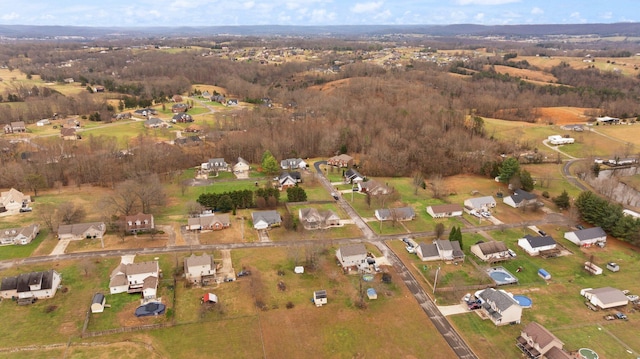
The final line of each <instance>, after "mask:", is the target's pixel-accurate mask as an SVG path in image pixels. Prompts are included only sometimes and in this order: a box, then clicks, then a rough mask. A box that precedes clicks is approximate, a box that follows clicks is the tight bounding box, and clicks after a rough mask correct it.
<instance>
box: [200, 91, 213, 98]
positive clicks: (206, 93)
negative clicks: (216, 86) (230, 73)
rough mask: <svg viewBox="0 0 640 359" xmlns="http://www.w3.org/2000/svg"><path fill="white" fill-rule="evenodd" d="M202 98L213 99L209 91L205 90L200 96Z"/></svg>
mask: <svg viewBox="0 0 640 359" xmlns="http://www.w3.org/2000/svg"><path fill="white" fill-rule="evenodd" d="M200 96H202V97H204V98H209V97H211V93H210V92H209V91H206V90H205V91H204V92H203V93H202V95H200Z"/></svg>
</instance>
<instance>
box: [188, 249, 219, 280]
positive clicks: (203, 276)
mask: <svg viewBox="0 0 640 359" xmlns="http://www.w3.org/2000/svg"><path fill="white" fill-rule="evenodd" d="M184 275H185V278H186V279H187V281H189V282H190V283H193V284H202V285H207V284H209V283H211V282H212V281H214V280H215V279H216V265H215V263H214V262H213V256H212V255H210V254H203V255H201V256H197V255H195V254H191V256H189V257H187V258H185V259H184Z"/></svg>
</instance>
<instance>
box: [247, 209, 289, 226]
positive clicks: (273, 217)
mask: <svg viewBox="0 0 640 359" xmlns="http://www.w3.org/2000/svg"><path fill="white" fill-rule="evenodd" d="M251 219H252V220H253V228H255V229H258V230H261V229H267V228H271V227H277V226H280V225H281V224H282V218H281V217H280V213H278V211H273V210H271V211H255V212H251Z"/></svg>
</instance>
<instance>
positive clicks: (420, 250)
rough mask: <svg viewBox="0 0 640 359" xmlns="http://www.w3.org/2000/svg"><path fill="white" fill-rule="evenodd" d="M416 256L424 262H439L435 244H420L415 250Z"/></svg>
mask: <svg viewBox="0 0 640 359" xmlns="http://www.w3.org/2000/svg"><path fill="white" fill-rule="evenodd" d="M416 254H417V255H418V258H420V260H422V261H424V262H429V261H439V260H440V259H442V258H440V253H439V252H438V246H436V244H435V243H420V244H418V247H417V248H416Z"/></svg>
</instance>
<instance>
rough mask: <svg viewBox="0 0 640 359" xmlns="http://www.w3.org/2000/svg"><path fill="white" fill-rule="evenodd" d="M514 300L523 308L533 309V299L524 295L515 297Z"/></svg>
mask: <svg viewBox="0 0 640 359" xmlns="http://www.w3.org/2000/svg"><path fill="white" fill-rule="evenodd" d="M513 299H515V300H516V302H518V304H520V306H521V307H522V308H531V305H532V304H533V301H531V298H529V297H526V296H524V295H514V296H513Z"/></svg>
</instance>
